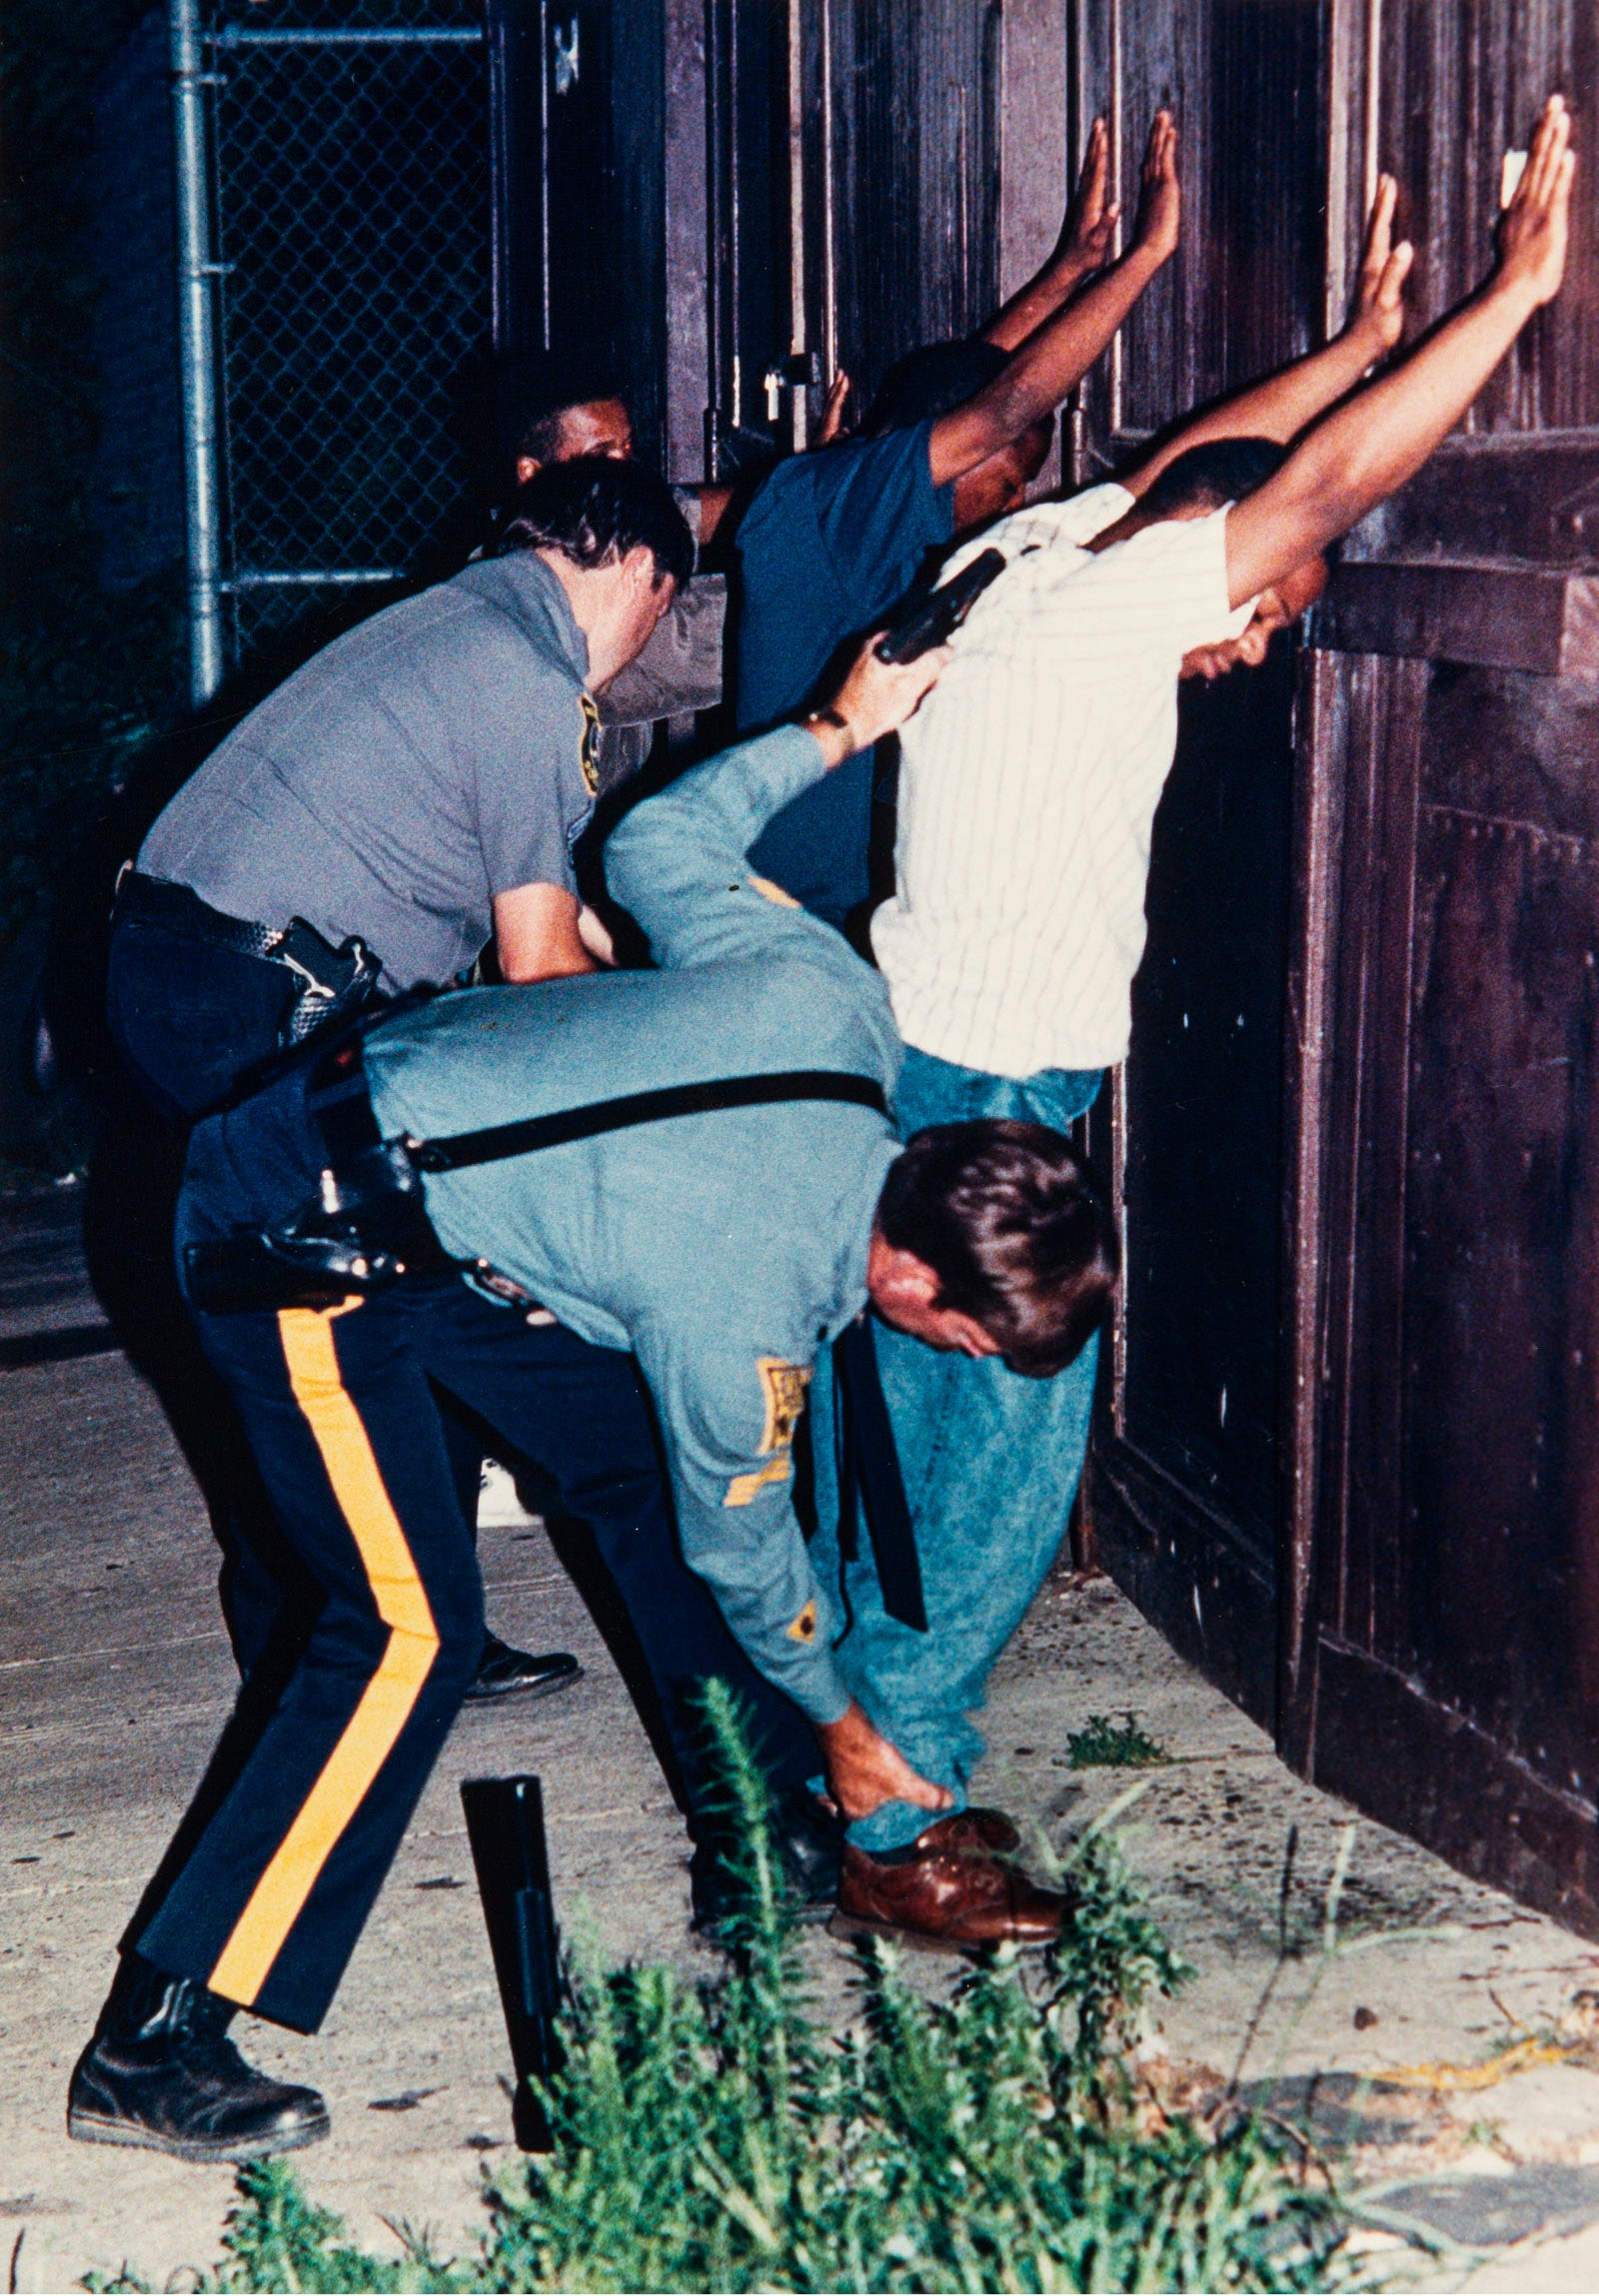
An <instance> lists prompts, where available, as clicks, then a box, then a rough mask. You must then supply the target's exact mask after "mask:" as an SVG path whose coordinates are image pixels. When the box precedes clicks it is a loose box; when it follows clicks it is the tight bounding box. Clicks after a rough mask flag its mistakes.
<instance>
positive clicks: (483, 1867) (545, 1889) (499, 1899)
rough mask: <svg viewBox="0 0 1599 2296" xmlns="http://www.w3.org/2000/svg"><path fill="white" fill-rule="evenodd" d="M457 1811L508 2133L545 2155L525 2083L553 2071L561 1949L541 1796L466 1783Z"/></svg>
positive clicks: (548, 2141)
mask: <svg viewBox="0 0 1599 2296" xmlns="http://www.w3.org/2000/svg"><path fill="white" fill-rule="evenodd" d="M461 1804H462V1807H463V1808H464V1809H465V1811H466V1813H467V1839H468V1840H469V1841H470V1842H471V1844H472V1862H473V1864H474V1865H475V1866H476V1868H477V1872H478V1894H479V1895H480V1896H481V1897H482V1899H483V1917H484V1919H485V1921H486V1922H487V1923H488V1925H489V1946H490V1950H491V1951H492V1952H493V1954H494V1973H495V1976H496V1978H497V1979H498V1980H499V1985H500V1999H501V2002H502V2004H503V2005H504V2008H505V2012H506V2031H507V2032H508V2033H509V2035H510V2036H511V2062H512V2064H513V2065H514V2066H515V2068H516V2075H517V2086H516V2093H515V2096H514V2098H513V2102H512V2113H511V2125H512V2128H513V2130H514V2131H515V2134H516V2139H517V2143H518V2144H519V2145H520V2147H521V2148H522V2150H523V2151H524V2152H551V2151H553V2150H554V2149H555V2147H554V2140H553V2139H552V2137H551V2134H550V2123H549V2120H548V2118H547V2116H546V2113H545V2109H544V2105H543V2103H542V2102H541V2100H540V2098H539V2097H538V2095H537V2094H536V2093H535V2091H534V2089H533V2087H532V2085H531V2077H532V2076H537V2077H538V2078H540V2079H544V2080H548V2078H549V2077H550V2075H551V2074H552V2073H554V2072H555V2071H556V2070H557V2069H558V2068H559V2066H560V2063H561V2043H560V2038H559V2035H558V2032H557V2024H556V2020H557V2017H558V2015H559V2012H560V2008H561V1949H560V1939H559V1936H558V1934H557V1930H556V1915H555V1906H554V1904H553V1903H552V1901H551V1896H550V1858H549V1854H548V1852H547V1850H546V1848H545V1838H544V1796H543V1794H542V1793H541V1792H540V1790H539V1780H538V1779H537V1778H536V1777H469V1778H467V1779H466V1780H465V1782H464V1783H463V1785H462V1788H461Z"/></svg>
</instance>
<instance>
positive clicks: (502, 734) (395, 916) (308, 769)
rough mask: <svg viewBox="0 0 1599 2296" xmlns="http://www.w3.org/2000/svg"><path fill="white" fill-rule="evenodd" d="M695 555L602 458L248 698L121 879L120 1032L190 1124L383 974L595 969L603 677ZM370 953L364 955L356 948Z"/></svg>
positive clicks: (154, 1085)
mask: <svg viewBox="0 0 1599 2296" xmlns="http://www.w3.org/2000/svg"><path fill="white" fill-rule="evenodd" d="M692 565H693V544H692V542H691V541H690V538H689V533H688V530H687V528H686V527H685V525H684V522H683V519H682V516H681V514H680V513H679V511H678V509H677V507H676V505H675V504H674V502H673V500H672V497H671V494H670V492H669V490H668V489H667V487H666V485H665V484H664V482H663V481H662V480H660V479H658V478H656V477H654V476H653V475H652V474H651V473H650V472H648V471H645V470H643V469H641V468H640V466H639V465H637V464H634V463H625V462H619V461H614V460H611V459H609V458H605V457H584V458H581V459H579V460H577V461H573V462H565V463H561V464H558V465H554V466H552V467H551V468H549V469H547V470H544V471H542V472H540V473H539V474H538V476H537V477H535V478H534V479H533V480H531V481H530V482H529V483H528V485H527V486H525V487H524V488H522V489H521V490H520V491H519V493H518V495H517V497H516V499H515V501H514V502H513V504H512V505H511V512H510V516H509V518H508V519H507V521H506V522H505V525H504V527H503V529H502V533H501V537H500V544H499V555H498V556H497V557H495V558H493V559H491V560H487V561H484V562H481V563H479V564H476V565H473V566H470V567H468V568H467V569H466V570H465V572H463V573H462V574H457V575H456V576H455V577H454V579H453V580H450V581H447V582H442V583H440V584H438V585H437V586H436V587H435V588H432V589H429V590H425V591H423V592H422V594H421V595H420V596H418V597H414V598H408V599H406V600H405V601H404V602H403V603H401V604H399V605H395V606H391V607H390V608H389V609H388V610H387V611H386V612H383V613H379V614H375V615H374V616H373V617H372V619H371V620H370V621H366V622H363V623H361V624H360V626H359V627H358V628H356V629H354V630H352V631H350V632H349V633H348V634H347V635H345V636H344V637H341V638H339V639H337V640H336V641H335V642H334V643H333V644H332V645H330V646H327V647H326V648H324V650H323V651H322V652H321V653H319V654H317V655H316V656H315V658H314V659H313V660H311V661H310V662H308V663H307V664H306V666H305V667H304V668H303V669H301V670H300V671H299V672H298V673H297V674H296V675H295V676H293V677H291V678H290V679H289V680H288V681H287V683H286V684H284V685H282V686H280V687H279V689H278V690H277V691H276V692H275V693H274V694H272V695H271V696H270V697H269V698H268V699H267V700H266V701H264V702H263V703H262V704H261V706H260V707H259V708H257V709H255V710H253V711H252V712H251V714H250V715H249V716H248V717H247V718H245V720H244V722H243V723H242V724H241V725H240V726H238V727H237V729H236V730H235V731H234V732H233V733H231V734H230V735H229V736H228V738H227V740H226V741H224V742H223V743H222V745H221V746H220V748H218V749H217V750H216V751H215V752H214V754H213V755H212V756H211V757H210V758H209V759H208V760H207V762H206V763H205V764H204V765H203V766H202V767H201V769H200V771H199V772H198V773H196V774H195V776H194V777H193V779H192V780H190V781H189V782H188V783H186V785H185V786H184V787H183V788H182V789H181V790H180V791H179V792H178V794H177V796H176V797H174V798H173V800H172V802H171V803H170V804H169V805H168V806H167V808H166V810H165V812H163V813H162V814H161V816H160V818H159V819H158V820H157V822H156V824H155V826H154V828H153V829H152V830H151V831H150V833H149V835H148V836H147V837H146V839H145V841H144V844H143V846H142V847H141V849H140V852H139V856H138V862H137V866H136V868H135V869H134V870H133V871H131V872H130V873H128V874H127V875H126V876H125V877H124V880H123V883H122V886H121V889H120V893H119V897H118V905H117V916H116V923H115V927H114V931H113V937H112V949H111V968H110V979H109V1009H110V1021H111V1028H112V1033H113V1035H114V1037H115V1039H116V1041H117V1044H118V1048H119V1050H120V1051H121V1053H122V1054H123V1056H124V1058H125V1059H126V1060H127V1061H128V1063H129V1065H130V1067H131V1068H132V1069H133V1071H134V1074H135V1075H136V1077H138V1079H139V1080H140V1081H141V1083H142V1084H143V1085H144V1086H145V1088H146V1090H147V1091H148V1092H149V1094H150V1096H151V1097H152V1099H154V1100H155V1101H156V1103H157V1105H158V1106H161V1107H163V1108H164V1109H165V1110H166V1111H167V1112H168V1113H169V1114H182V1115H185V1116H191V1117H192V1116H195V1115H197V1114H199V1113H200V1112H201V1111H202V1110H204V1109H207V1108H211V1107H215V1106H216V1105H218V1103H219V1102H221V1101H222V1100H223V1099H225V1098H226V1097H227V1096H228V1095H229V1093H230V1092H231V1091H232V1090H233V1089H234V1087H235V1086H236V1085H237V1083H238V1082H239V1081H240V1079H241V1077H243V1076H244V1075H246V1074H247V1073H249V1072H250V1071H251V1070H252V1069H254V1068H256V1067H257V1066H259V1065H260V1064H261V1063H262V1062H263V1061H264V1060H267V1059H270V1057H271V1056H272V1055H273V1054H274V1053H275V1052H277V1051H279V1050H281V1049H284V1048H286V1047H287V1046H288V1045H289V1044H290V1043H293V1042H296V1041H299V1040H300V1039H302V1038H303V1037H304V1036H305V1035H307V1034H308V1033H310V1031H311V1029H312V1028H313V1027H314V1026H316V1025H317V1024H318V1023H319V1021H321V1020H322V1019H323V1018H325V1017H327V1016H328V1014H329V1011H330V1009H331V1008H333V1007H334V1006H336V1005H338V1006H340V1007H341V1008H342V1009H348V1006H349V1003H350V1001H351V1000H352V997H355V998H359V997H360V996H361V995H362V994H364V993H367V992H369V991H370V989H371V988H374V987H376V985H377V984H378V982H379V981H380V979H381V983H382V986H383V988H384V989H385V990H388V991H391V992H392V991H395V990H398V989H404V988H410V987H413V986H415V985H417V984H418V983H420V982H425V981H426V982H434V983H440V984H442V983H445V982H448V981H450V980H452V979H454V978H455V976H456V975H457V974H459V973H460V972H461V971H462V970H463V968H465V967H467V966H469V965H470V964H471V963H472V962H473V960H474V958H475V957H476V956H477V955H478V953H479V951H480V950H481V949H482V948H483V947H484V946H485V944H486V943H487V942H489V941H490V940H491V938H492V940H493V942H494V945H495V952H496V955H497V958H498V961H499V967H500V970H501V973H502V974H503V975H504V977H505V978H506V979H507V980H510V981H532V980H544V979H550V978H554V977H557V976H559V975H562V974H568V973H575V972H585V971H588V970H590V969H591V968H592V967H593V964H594V962H595V959H594V957H593V956H592V955H591V954H590V952H589V950H588V948H587V947H586V946H585V943H584V940H583V938H582V936H581V933H580V929H579V920H580V903H579V899H578V894H577V886H576V879H575V876H574V873H573V865H572V847H573V845H574V843H575V841H576V839H577V837H578V836H579V834H580V833H581V831H582V830H583V828H584V826H585V825H586V823H587V821H588V819H589V815H590V813H591V811H592V809H593V805H594V798H595V794H596V790H597V788H598V766H597V762H596V741H597V732H598V726H599V707H598V704H597V702H596V700H595V698H594V695H595V691H596V690H598V689H603V688H604V687H605V686H606V685H607V684H608V683H609V682H610V680H611V679H612V678H613V677H615V675H616V674H617V672H618V671H619V670H620V669H622V668H624V667H625V666H626V664H627V663H629V662H630V661H632V660H633V658H634V657H635V655H636V654H638V653H639V652H640V651H641V649H642V648H643V646H644V645H645V643H646V641H647V640H648V639H649V637H650V635H651V633H652V632H653V630H654V629H655V627H656V624H657V623H658V622H659V621H660V619H661V617H662V615H663V614H664V613H665V612H666V611H667V609H668V607H669V606H670V605H671V603H672V599H673V595H674V591H675V589H676V587H677V585H678V584H679V583H680V582H681V581H683V580H685V579H686V578H687V575H688V574H689V571H690V569H691V567H692ZM357 943H359V947H357V946H356V944H357Z"/></svg>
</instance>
